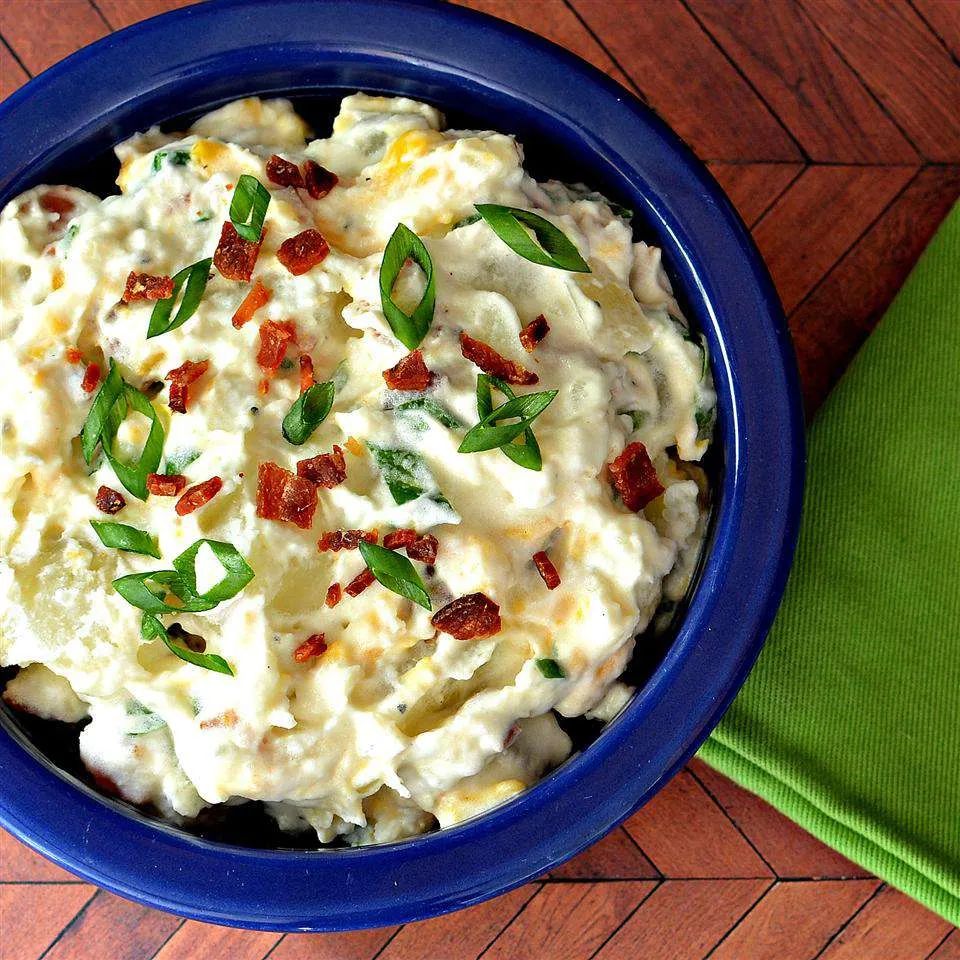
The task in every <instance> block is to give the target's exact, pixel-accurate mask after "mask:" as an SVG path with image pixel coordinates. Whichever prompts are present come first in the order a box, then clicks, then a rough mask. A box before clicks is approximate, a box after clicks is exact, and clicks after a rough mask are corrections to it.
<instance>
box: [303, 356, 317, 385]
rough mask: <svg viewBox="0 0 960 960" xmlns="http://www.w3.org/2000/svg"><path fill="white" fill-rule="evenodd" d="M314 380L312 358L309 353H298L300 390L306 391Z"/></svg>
mask: <svg viewBox="0 0 960 960" xmlns="http://www.w3.org/2000/svg"><path fill="white" fill-rule="evenodd" d="M314 383H316V381H315V380H314V378H313V360H312V359H311V358H310V355H309V354H306V353H301V354H300V392H301V393H306V392H307V391H308V390H309V389H310V388H311V387H312V386H313V385H314Z"/></svg>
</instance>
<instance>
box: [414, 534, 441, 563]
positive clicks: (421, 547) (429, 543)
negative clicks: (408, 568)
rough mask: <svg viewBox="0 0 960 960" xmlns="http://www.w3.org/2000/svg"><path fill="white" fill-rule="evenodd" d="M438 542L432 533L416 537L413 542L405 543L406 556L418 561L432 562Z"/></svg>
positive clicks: (434, 558)
mask: <svg viewBox="0 0 960 960" xmlns="http://www.w3.org/2000/svg"><path fill="white" fill-rule="evenodd" d="M439 546H440V544H439V543H438V542H437V538H436V537H435V536H433V534H432V533H426V534H424V535H423V536H422V537H417V539H416V540H414V542H413V543H411V544H408V545H407V556H408V557H409V558H410V559H411V560H419V561H420V563H433V562H434V561H435V560H436V559H437V549H438V548H439Z"/></svg>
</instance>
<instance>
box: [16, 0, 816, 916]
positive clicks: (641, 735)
mask: <svg viewBox="0 0 960 960" xmlns="http://www.w3.org/2000/svg"><path fill="white" fill-rule="evenodd" d="M309 6H310V4H309V0H307V2H304V0H208V2H207V3H203V4H199V5H196V6H189V7H185V8H181V9H179V10H176V11H172V12H170V13H166V14H162V15H161V16H159V17H154V18H152V19H150V20H146V21H143V22H141V23H138V24H135V25H133V26H131V27H128V28H126V29H124V30H121V31H118V32H116V33H114V34H112V35H109V36H107V37H105V38H103V39H102V40H99V41H97V42H96V43H94V44H92V45H90V46H88V47H85V48H83V49H81V50H80V51H78V52H76V53H74V54H73V55H71V56H70V57H68V58H67V59H66V60H64V61H61V62H60V63H58V64H57V65H55V66H53V67H51V68H50V69H48V70H47V71H45V72H44V73H42V74H40V75H39V76H37V77H35V78H34V79H33V80H31V81H29V83H28V84H26V86H24V87H23V88H22V89H21V90H19V91H17V92H15V93H14V94H13V95H12V96H11V97H9V98H8V99H7V100H6V101H5V102H4V103H3V104H0V197H2V200H0V203H2V202H5V201H6V199H9V197H10V196H12V195H15V194H16V193H18V192H20V189H22V188H23V185H24V184H26V183H27V182H28V180H29V177H30V171H29V166H30V164H31V163H33V162H35V161H37V160H38V158H39V159H40V161H41V162H46V163H48V164H49V163H50V162H52V161H51V160H50V159H49V158H50V156H51V153H52V151H53V150H54V149H55V147H54V146H52V145H55V144H57V142H58V141H57V140H56V139H55V133H56V131H57V129H58V125H59V127H60V129H61V134H60V135H61V136H63V134H62V127H63V125H64V123H65V122H66V119H65V118H66V114H67V112H68V110H69V109H71V108H72V107H73V103H72V98H71V96H70V90H71V89H73V90H75V91H87V92H86V93H85V94H83V95H82V96H83V97H84V100H83V103H82V104H81V106H80V108H78V109H75V110H74V114H73V115H72V116H71V117H70V118H69V124H68V125H69V126H71V127H72V135H73V136H75V137H76V136H80V135H81V134H82V133H83V131H84V130H85V129H89V127H90V125H92V124H96V123H98V122H99V120H100V117H101V114H104V113H106V112H109V111H103V110H102V106H103V101H109V104H108V106H109V107H110V108H113V107H119V106H122V105H124V104H125V103H129V102H130V101H131V100H136V99H138V97H139V96H142V93H141V94H138V93H137V88H138V85H140V86H142V85H143V84H145V83H147V84H149V83H154V84H160V83H163V82H169V81H170V80H171V78H173V77H178V78H179V80H178V82H181V83H184V82H188V81H187V80H184V76H186V75H187V74H191V71H192V74H191V76H192V80H190V82H196V79H197V77H200V76H203V74H204V71H205V70H206V69H208V68H209V66H208V65H209V63H210V62H212V61H213V60H214V59H216V58H223V57H228V56H231V55H232V56H234V57H238V56H245V57H251V56H257V57H263V58H266V57H267V56H268V53H269V51H271V50H273V49H274V48H275V47H276V46H277V44H278V43H281V42H282V40H281V39H277V40H276V41H270V40H269V38H270V37H272V36H275V35H276V31H277V29H278V27H277V24H278V23H283V22H284V21H285V19H286V22H291V21H290V20H289V19H287V18H289V17H291V15H293V14H300V16H298V17H297V18H296V20H295V22H296V23H297V31H298V37H297V42H298V43H299V44H308V45H309V48H310V51H311V52H312V55H316V54H317V53H324V52H331V53H333V52H337V53H338V54H341V53H343V51H345V50H346V51H348V52H349V53H351V55H355V56H357V57H358V58H359V59H360V61H361V62H362V61H363V60H364V58H366V59H367V61H368V62H373V61H374V60H376V61H377V62H386V63H393V64H394V65H395V66H396V67H397V68H398V69H400V67H401V66H403V65H404V64H418V65H420V67H421V68H422V69H425V70H427V71H433V72H435V73H437V74H438V76H442V77H445V78H447V79H448V80H450V82H458V83H461V84H466V83H468V82H469V83H472V84H479V85H481V86H483V85H486V87H487V88H489V89H491V90H496V91H498V92H499V94H500V95H503V96H506V97H510V98H512V99H513V100H515V101H517V103H518V104H519V103H521V102H522V103H524V104H525V105H526V107H527V108H528V109H533V110H539V111H542V112H543V113H544V115H545V116H550V117H551V118H552V119H553V121H555V122H556V123H558V124H560V125H561V126H563V127H566V128H567V129H569V131H570V134H569V135H570V136H573V135H574V134H576V135H577V136H579V137H581V138H583V139H585V140H586V141H588V142H589V144H590V146H591V148H592V149H594V150H595V151H596V152H597V153H598V154H599V155H600V156H601V157H602V158H603V160H604V161H605V163H607V164H611V165H612V167H613V169H615V170H616V171H617V172H618V174H621V175H622V176H623V177H624V179H625V181H627V182H629V183H630V184H631V186H632V187H633V189H634V193H635V195H636V196H637V197H638V199H639V200H640V202H641V203H643V204H644V211H645V213H646V215H647V217H648V218H651V219H652V220H653V221H654V222H656V224H657V227H658V231H659V234H660V235H659V237H658V238H657V242H658V243H660V244H661V246H663V248H664V256H665V259H667V260H668V261H670V262H671V263H672V266H673V267H674V268H675V270H676V272H677V273H678V274H679V275H681V276H682V277H683V278H684V281H685V292H686V293H687V294H688V298H689V300H690V301H691V304H693V305H694V311H693V312H694V315H695V318H696V319H697V320H698V321H699V324H700V327H701V329H702V330H703V332H704V333H705V335H706V336H707V339H708V342H709V345H710V347H711V353H712V357H713V361H712V362H713V368H714V375H715V379H716V382H717V388H718V394H719V397H720V400H719V406H718V412H719V425H720V441H721V445H722V449H723V453H724V460H725V467H724V472H725V476H724V481H723V487H722V490H721V491H719V493H720V503H719V507H718V510H717V516H716V519H715V521H714V534H713V545H712V547H711V549H710V553H709V556H708V557H707V558H706V560H705V563H704V567H703V570H702V573H701V579H700V583H699V585H698V587H697V589H696V591H695V594H694V596H693V598H692V600H691V603H690V606H689V609H688V611H687V615H686V618H685V620H684V622H683V624H682V625H681V627H680V629H679V632H678V634H677V637H676V639H675V640H674V642H673V644H672V646H671V648H670V649H669V651H668V652H667V654H666V656H665V657H664V659H663V661H662V662H661V664H660V666H659V667H658V668H657V669H656V671H655V672H654V675H653V676H652V677H651V678H650V680H649V681H648V683H647V684H646V685H645V687H643V688H642V689H641V690H640V691H638V693H637V695H636V696H635V697H634V698H633V700H632V701H631V703H630V704H629V705H628V706H627V707H626V708H625V710H624V711H623V712H622V713H621V714H620V715H619V716H618V717H617V718H616V719H615V720H613V721H612V722H611V723H610V724H608V725H607V727H606V728H605V729H604V731H603V732H602V733H601V734H600V736H599V737H598V739H597V740H596V741H595V742H594V743H592V744H591V745H590V746H589V748H587V749H586V750H584V751H583V752H581V753H580V754H579V755H577V756H574V757H572V758H570V759H569V760H568V761H567V762H566V763H564V764H563V765H562V766H561V767H560V768H558V769H557V770H555V771H553V773H551V774H550V775H549V776H547V777H546V778H545V779H543V780H541V781H540V782H539V783H537V784H536V785H535V786H533V787H532V788H530V789H529V790H527V791H525V792H524V793H523V794H520V795H519V796H517V797H516V798H513V799H511V800H510V801H508V802H507V803H505V804H503V805H502V806H500V807H497V808H495V809H493V810H491V811H489V812H487V813H485V814H483V815H481V816H480V817H477V818H475V819H473V820H469V821H466V822H464V823H462V824H458V825H456V826H453V827H449V828H446V829H444V830H442V831H438V832H435V833H432V834H428V835H425V836H423V837H418V838H414V839H410V840H405V841H402V842H399V843H393V844H385V845H382V846H375V847H365V848H359V849H350V850H336V851H330V852H326V851H322V850H321V851H295V850H293V851H283V850H260V849H253V848H243V847H237V846H229V845H225V844H222V843H218V842H213V841H209V840H203V839H201V838H199V837H196V836H193V835H189V834H186V833H184V832H182V831H179V830H177V829H176V828H173V827H170V826H167V825H164V824H160V823H156V822H148V821H146V820H145V819H143V818H141V817H138V816H136V815H134V814H132V813H131V812H130V811H129V810H127V809H125V808H124V807H123V806H121V805H120V804H116V803H113V802H111V801H109V800H107V799H105V798H103V797H101V796H100V795H98V794H96V793H94V792H93V791H92V790H90V789H89V788H88V787H86V786H85V785H83V784H81V783H79V781H76V780H74V779H73V778H72V777H70V776H69V775H67V774H64V773H63V772H61V771H57V770H55V769H54V768H53V766H52V764H50V763H49V761H46V760H45V759H44V758H41V757H39V756H38V755H36V752H35V751H34V750H33V749H32V748H30V747H29V745H28V744H27V743H26V742H25V739H24V737H23V735H22V734H21V733H20V732H19V731H17V730H15V729H13V728H11V727H9V726H8V725H6V724H5V725H4V726H3V727H2V728H0V765H2V766H3V767H4V768H5V769H6V770H7V776H6V777H5V778H4V779H5V783H6V784H13V785H15V788H14V789H10V787H0V825H2V826H4V827H5V828H6V829H8V830H9V831H10V832H11V833H13V834H14V835H15V836H17V837H19V838H20V839H21V840H23V841H24V842H26V843H27V844H28V845H29V846H31V847H33V848H34V849H35V850H37V851H39V852H40V853H42V854H43V855H45V856H47V857H48V858H50V859H51V860H53V861H54V862H55V863H57V864H59V865H60V866H62V867H65V868H66V869H68V870H70V871H71V872H73V873H76V874H77V875H79V876H81V877H83V878H84V879H87V880H90V881H92V882H94V883H96V884H98V885H99V886H101V887H104V888H105V889H108V890H111V891H113V892H115V893H118V894H121V895H123V896H125V897H128V898H130V899H133V900H136V901H138V902H141V903H144V904H147V905H149V906H153V907H159V908H160V909H164V910H168V911H171V912H174V913H177V914H179V915H181V916H186V917H191V918H195V919H199V920H206V921H209V922H215V923H222V924H230V925H235V926H242V927H248V928H254V929H269V930H278V931H279V930H287V931H306V930H317V931H319V930H348V929H357V928H360V927H367V926H386V925H391V924H396V923H402V922H407V921H410V920H417V919H423V918H426V917H430V916H434V915H437V914H439V913H443V912H447V911H450V910H454V909H459V908H462V907H466V906H469V905H472V904H475V903H478V902H480V901H482V900H485V899H488V898H489V897H492V896H496V895H498V894H501V893H504V892H506V891H508V890H510V889H513V888H515V887H517V886H519V885H521V884H522V883H525V882H527V881H528V880H531V879H534V878H535V877H537V876H539V875H541V874H542V873H543V872H545V871H546V870H549V869H551V868H552V867H554V866H556V865H557V864H558V863H560V862H562V861H563V860H565V859H568V858H569V857H571V856H573V855H575V854H576V853H578V852H580V851H581V850H582V849H584V848H585V847H587V846H589V845H590V844H591V843H593V842H594V841H595V840H597V839H599V838H600V837H601V836H602V835H603V834H605V833H606V832H607V831H608V830H609V829H611V828H612V827H613V826H614V825H616V824H617V823H619V822H621V821H622V820H623V819H625V818H626V817H627V816H629V815H630V814H631V813H632V812H633V811H634V810H636V809H637V808H638V807H639V806H641V805H642V804H643V803H644V802H646V801H647V800H648V799H649V798H650V797H651V796H652V795H653V793H655V792H656V790H658V789H659V788H660V787H661V786H662V785H664V784H665V783H666V782H667V780H668V779H670V778H671V777H672V776H673V775H674V774H675V773H676V772H677V771H678V770H679V769H680V767H681V766H682V765H683V763H685V762H686V760H687V759H688V758H689V757H690V756H691V755H692V754H693V752H694V751H695V750H696V748H697V747H698V746H699V745H700V743H701V742H702V741H703V740H704V739H705V737H706V736H707V734H708V733H709V731H710V730H711V729H712V728H713V726H715V724H716V723H717V722H718V720H719V718H720V716H721V715H722V713H723V712H724V710H725V709H726V708H727V706H728V705H729V703H730V701H731V700H732V699H733V696H734V695H735V694H736V692H737V690H738V689H739V688H740V686H741V685H742V683H743V682H744V680H745V679H746V676H747V673H748V672H749V670H750V668H751V666H752V665H753V662H754V660H755V659H756V656H757V655H758V653H759V651H760V648H761V646H762V644H763V641H764V638H765V636H766V632H767V629H768V628H769V626H770V623H771V622H772V620H773V616H774V614H775V612H776V609H777V606H778V605H779V601H780V597H781V595H782V592H783V589H784V586H785V583H786V578H787V573H788V570H789V566H790V562H791V560H792V556H793V550H794V547H795V544H796V537H797V530H798V524H799V516H800V506H801V500H802V488H803V476H804V461H805V453H804V436H803V415H802V410H801V405H800V400H799V386H798V377H797V371H796V365H795V360H794V357H793V351H792V346H791V343H790V339H789V336H788V334H787V330H786V324H785V321H784V318H783V313H782V310H781V307H780V303H779V300H778V298H777V295H776V293H775V291H774V289H773V285H772V283H771V281H770V278H769V275H768V274H767V271H766V267H765V266H764V264H763V261H762V259H761V258H760V255H759V253H758V252H757V250H756V248H755V247H754V245H753V242H752V240H751V239H750V236H749V234H748V232H747V230H746V228H745V227H744V225H743V224H742V222H741V221H740V218H739V216H738V215H737V214H736V212H735V211H734V209H733V207H732V206H731V204H730V203H729V201H728V200H727V199H726V197H725V196H724V194H723V192H722V190H721V189H720V187H719V186H718V185H717V184H716V182H715V181H714V180H713V178H712V177H711V176H710V174H709V173H708V172H707V170H706V168H705V167H704V166H703V164H702V163H700V161H699V160H697V159H696V158H695V157H694V155H693V154H692V152H691V151H690V150H689V149H688V148H687V147H686V146H685V145H684V144H683V143H682V142H681V141H680V139H679V138H678V137H677V136H676V134H674V133H673V132H672V131H671V130H670V129H669V128H668V127H667V126H666V124H665V123H664V122H663V121H662V120H660V119H659V118H658V117H657V116H656V115H655V114H654V113H653V111H652V110H650V108H648V107H647V106H645V105H644V104H642V103H641V102H640V101H639V100H638V99H636V98H635V97H633V96H632V95H631V94H630V93H629V92H628V91H627V90H625V89H624V88H622V87H621V86H619V84H617V83H615V82H614V81H613V80H612V79H610V78H608V77H607V76H606V75H604V74H603V73H601V72H600V71H599V70H597V69H596V68H594V67H592V66H590V65H589V64H586V63H585V62H584V61H582V60H580V59H579V58H578V57H576V56H574V55H573V54H571V53H569V52H567V51H566V50H564V49H562V48H561V47H558V46H556V45H554V44H552V43H551V42H549V41H547V40H545V39H543V38H541V37H539V36H537V35H535V34H532V33H529V32H527V31H525V30H522V29H521V28H519V27H515V26H513V25H511V24H508V23H506V22H504V21H500V20H497V19H494V18H492V17H488V16H486V15H485V14H481V13H478V12H476V11H473V10H470V9H467V8H463V7H458V6H453V5H447V4H440V3H438V2H435V0H391V2H389V3H384V2H383V0H327V2H326V3H324V4H323V5H322V7H323V9H324V17H323V22H322V23H319V22H317V21H316V20H313V19H311V17H310V16H309V15H307V16H303V14H304V13H305V11H304V8H305V7H309ZM314 12H316V8H314ZM374 14H375V16H374ZM436 28H441V29H442V30H444V31H449V33H444V34H443V35H444V40H445V42H444V44H443V45H442V46H440V45H438V44H436V42H435V41H434V40H432V39H431V38H432V37H433V36H435V32H434V33H432V32H431V31H435V30H436ZM251 35H254V36H257V37H258V38H259V39H258V42H257V43H255V44H252V43H249V37H250V36H251ZM185 36H189V37H190V40H191V42H190V44H189V54H187V53H186V52H181V48H182V47H183V46H185V45H184V44H183V38H184V37H185ZM264 38H267V39H264ZM521 50H522V52H523V57H522V58H518V57H517V53H518V51H521ZM497 52H499V53H501V54H503V56H502V57H500V58H497V57H495V54H496V53H497ZM131 55H140V57H141V59H138V60H137V62H141V63H143V66H144V68H143V69H142V70H141V71H140V72H139V73H137V75H136V78H135V79H134V78H133V77H131V78H130V80H129V82H127V83H126V84H125V83H124V82H123V77H124V76H125V75H126V74H129V70H128V69H126V70H125V68H124V65H125V64H126V63H127V62H128V58H129V57H130V56H131ZM521 59H522V64H521V63H520V62H519V61H520V60H521ZM178 71H179V73H178ZM558 76H563V77H564V78H566V79H568V80H569V81H570V82H569V84H564V85H563V86H562V88H561V89H559V90H558V89H555V85H554V86H553V87H552V86H551V78H556V77H558ZM574 79H575V81H576V82H575V83H574V82H573V81H574ZM91 89H93V90H94V91H98V92H97V93H96V94H95V95H94V96H93V97H91V95H90V93H89V91H90V90H91ZM104 90H106V91H108V92H106V93H105V92H103V91H104ZM77 96H81V94H80V93H77ZM98 98H99V100H100V103H99V104H98V103H97V99H98ZM124 98H126V100H125V99H124ZM97 110H100V112H97ZM601 118H602V120H603V122H602V124H601V123H600V122H599V121H600V119H601ZM601 126H602V132H598V131H599V130H600V127H601ZM70 136H71V133H70V132H68V133H67V135H66V136H64V137H63V139H64V140H65V141H67V142H69V140H70ZM629 158H635V159H629ZM738 544H745V545H747V546H748V547H749V549H739V550H737V549H736V548H737V545H738ZM625 769H626V770H629V771H632V772H633V776H632V777H623V776H622V772H623V770H625ZM504 851H510V853H509V854H508V855H504Z"/></svg>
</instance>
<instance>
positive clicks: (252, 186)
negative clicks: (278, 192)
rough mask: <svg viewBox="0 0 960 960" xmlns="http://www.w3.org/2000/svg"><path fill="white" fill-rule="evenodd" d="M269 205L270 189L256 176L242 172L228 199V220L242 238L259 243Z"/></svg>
mask: <svg viewBox="0 0 960 960" xmlns="http://www.w3.org/2000/svg"><path fill="white" fill-rule="evenodd" d="M269 206H270V191H269V190H268V189H267V188H266V187H265V186H264V185H263V184H262V183H261V182H260V181H259V180H258V179H257V178H256V177H251V176H250V174H249V173H244V174H242V175H241V176H240V179H239V180H237V186H236V188H235V189H234V191H233V199H232V200H231V201H230V220H231V221H232V222H233V227H234V229H235V230H236V231H237V233H239V234H240V236H241V237H243V239H244V240H249V241H250V243H259V241H260V235H261V233H262V232H263V220H264V217H266V215H267V207H269Z"/></svg>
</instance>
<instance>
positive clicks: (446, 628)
mask: <svg viewBox="0 0 960 960" xmlns="http://www.w3.org/2000/svg"><path fill="white" fill-rule="evenodd" d="M430 622H431V623H432V624H433V625H434V626H435V627H436V628H437V629H438V630H440V631H442V632H443V633H449V634H450V635H451V636H452V637H455V638H456V639H457V640H475V639H477V638H479V637H492V636H493V635H494V634H495V633H499V632H500V607H499V606H498V605H497V604H495V603H494V602H493V601H492V600H491V599H490V598H489V597H487V596H485V595H484V594H482V593H470V594H467V596H465V597H457V599H456V600H451V601H450V602H449V603H448V604H447V605H446V606H445V607H441V608H440V609H439V610H438V611H437V612H436V613H435V614H434V615H433V617H432V618H431V620H430Z"/></svg>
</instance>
